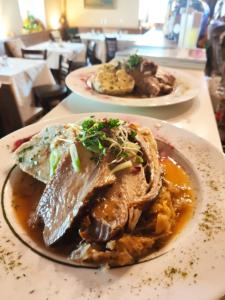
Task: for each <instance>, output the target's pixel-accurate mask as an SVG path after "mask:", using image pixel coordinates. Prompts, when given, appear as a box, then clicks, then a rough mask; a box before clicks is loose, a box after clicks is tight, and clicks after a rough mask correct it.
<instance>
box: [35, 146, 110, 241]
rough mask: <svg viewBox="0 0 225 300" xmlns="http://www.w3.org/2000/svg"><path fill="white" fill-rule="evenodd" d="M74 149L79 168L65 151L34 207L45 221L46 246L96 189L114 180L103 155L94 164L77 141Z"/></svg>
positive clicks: (68, 225) (72, 221)
mask: <svg viewBox="0 0 225 300" xmlns="http://www.w3.org/2000/svg"><path fill="white" fill-rule="evenodd" d="M77 151H78V155H79V157H80V163H81V171H80V172H75V171H74V169H73V166H72V162H71V156H70V154H66V155H65V157H64V158H63V159H62V161H61V163H60V165H59V167H58V168H57V171H56V174H55V176H54V177H53V178H52V180H51V181H50V182H49V183H48V184H47V186H46V188H45V190H44V193H43V195H42V197H41V199H40V202H39V205H38V207H37V211H36V214H37V216H39V217H41V219H42V220H43V222H44V231H43V237H44V242H45V244H46V245H47V246H50V245H52V244H54V243H55V242H57V241H58V240H59V239H60V238H62V237H63V236H64V234H65V233H66V231H67V230H68V229H70V228H71V227H72V226H73V225H74V224H75V223H76V220H78V218H79V217H80V215H81V214H82V212H83V211H84V209H85V208H86V207H87V206H88V205H90V200H91V198H92V196H93V195H94V194H95V192H96V191H97V190H99V189H100V188H103V187H105V186H107V185H110V184H112V183H113V182H114V181H115V176H114V175H112V174H111V172H110V170H109V168H108V164H107V161H106V159H104V160H102V161H101V162H100V163H98V164H96V163H95V162H93V161H91V159H90V158H91V154H90V152H89V151H88V150H86V149H85V148H84V147H83V146H82V145H81V144H79V143H77Z"/></svg>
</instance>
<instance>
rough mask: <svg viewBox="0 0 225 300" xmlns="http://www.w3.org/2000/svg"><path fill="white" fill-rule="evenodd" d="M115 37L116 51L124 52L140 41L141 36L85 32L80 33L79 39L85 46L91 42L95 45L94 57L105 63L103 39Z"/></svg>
mask: <svg viewBox="0 0 225 300" xmlns="http://www.w3.org/2000/svg"><path fill="white" fill-rule="evenodd" d="M106 36H107V37H116V38H117V45H118V50H124V49H126V48H128V47H129V46H132V45H134V44H135V43H136V42H137V41H141V38H142V37H143V36H142V35H141V34H128V33H95V32H93V33H92V32H85V33H80V37H81V40H82V42H83V43H85V44H87V41H89V40H92V41H95V42H96V44H97V47H96V57H97V58H98V59H100V60H101V61H102V62H105V61H106V46H105V37H106Z"/></svg>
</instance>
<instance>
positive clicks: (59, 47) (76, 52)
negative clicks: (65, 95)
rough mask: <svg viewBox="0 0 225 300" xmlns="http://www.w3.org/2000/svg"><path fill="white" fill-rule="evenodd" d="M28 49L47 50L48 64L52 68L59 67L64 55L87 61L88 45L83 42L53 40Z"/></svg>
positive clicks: (76, 60) (79, 60)
mask: <svg viewBox="0 0 225 300" xmlns="http://www.w3.org/2000/svg"><path fill="white" fill-rule="evenodd" d="M27 49H31V50H45V49H46V50H47V64H48V67H49V68H50V69H58V68H59V56H60V54H61V55H63V56H64V57H65V58H67V59H70V60H73V61H75V62H85V61H86V45H85V44H83V43H71V42H53V41H47V42H44V43H40V44H36V45H33V46H30V47H27Z"/></svg>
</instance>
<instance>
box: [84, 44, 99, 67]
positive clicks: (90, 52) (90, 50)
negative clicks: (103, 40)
mask: <svg viewBox="0 0 225 300" xmlns="http://www.w3.org/2000/svg"><path fill="white" fill-rule="evenodd" d="M101 63H102V61H101V60H100V59H98V58H97V57H96V42H95V41H88V42H87V64H91V65H97V64H101Z"/></svg>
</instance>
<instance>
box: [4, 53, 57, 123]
mask: <svg viewBox="0 0 225 300" xmlns="http://www.w3.org/2000/svg"><path fill="white" fill-rule="evenodd" d="M54 83H55V80H54V78H53V76H52V74H51V72H50V70H49V68H48V65H47V64H46V62H45V61H42V60H31V59H22V58H8V59H7V65H6V66H4V65H2V64H1V62H0V86H1V84H11V85H12V88H13V92H14V94H15V98H16V101H17V104H18V107H19V110H20V112H21V117H22V119H23V116H25V115H26V117H29V116H27V114H25V112H27V111H28V109H27V108H28V107H32V106H33V103H34V99H33V94H32V88H33V87H35V86H39V85H44V84H54ZM30 113H32V110H30ZM24 121H26V120H24Z"/></svg>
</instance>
